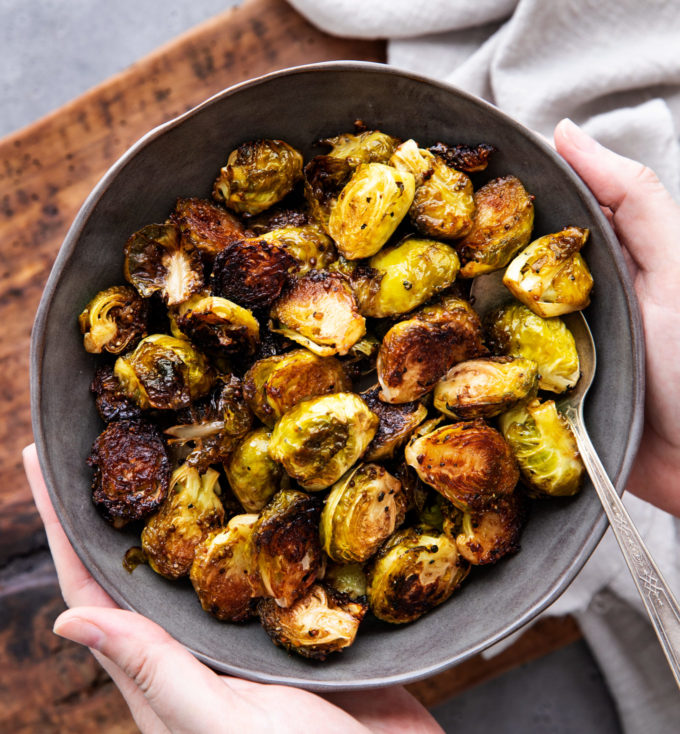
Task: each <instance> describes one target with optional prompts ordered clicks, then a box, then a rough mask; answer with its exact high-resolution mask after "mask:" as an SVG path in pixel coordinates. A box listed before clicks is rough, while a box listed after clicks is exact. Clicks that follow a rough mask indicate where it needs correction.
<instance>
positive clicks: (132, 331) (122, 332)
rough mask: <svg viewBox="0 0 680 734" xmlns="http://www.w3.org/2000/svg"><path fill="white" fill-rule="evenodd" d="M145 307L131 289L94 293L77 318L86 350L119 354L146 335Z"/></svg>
mask: <svg viewBox="0 0 680 734" xmlns="http://www.w3.org/2000/svg"><path fill="white" fill-rule="evenodd" d="M147 319H148V306H147V303H146V301H144V300H143V299H142V298H140V297H139V295H138V294H137V292H136V291H135V289H134V288H130V287H129V286H127V285H119V286H113V288H107V289H106V290H103V291H101V292H100V293H97V295H96V296H95V297H94V298H93V299H92V300H91V301H90V302H89V303H88V304H87V306H85V309H84V310H83V312H82V313H81V314H80V316H79V317H78V325H79V326H80V332H81V334H83V344H84V346H85V349H86V351H88V352H91V353H92V354H100V353H101V352H102V351H104V350H105V351H107V352H110V353H111V354H120V353H121V352H124V351H125V350H126V349H132V348H133V347H134V346H135V344H137V342H138V341H139V340H140V339H141V338H142V337H144V336H146V325H147Z"/></svg>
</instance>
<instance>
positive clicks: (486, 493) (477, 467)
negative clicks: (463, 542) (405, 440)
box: [404, 419, 519, 512]
mask: <svg viewBox="0 0 680 734" xmlns="http://www.w3.org/2000/svg"><path fill="white" fill-rule="evenodd" d="M404 455H405V457H406V461H407V463H408V464H409V465H410V466H412V467H413V468H414V469H415V470H416V471H417V472H418V476H419V477H420V478H421V479H422V480H423V481H424V482H425V483H426V484H429V485H430V486H431V487H434V488H435V489H436V490H437V492H439V493H440V494H441V495H443V496H444V497H445V498H446V499H447V500H449V502H452V503H453V504H454V505H455V506H456V507H459V508H460V509H461V510H470V511H475V512H476V511H480V510H484V509H486V508H487V507H489V506H491V505H492V504H493V503H494V502H495V501H496V500H497V499H498V498H499V497H503V496H505V495H508V494H510V493H511V492H512V491H513V490H514V489H515V485H516V484H517V480H518V479H519V469H518V468H517V462H516V461H515V457H514V456H513V453H512V451H511V449H510V446H509V445H508V443H507V441H505V439H504V438H503V436H501V434H500V433H499V432H498V431H496V430H495V429H493V428H491V427H490V426H487V425H486V423H484V421H483V420H481V419H478V420H475V421H466V422H463V423H454V424H453V425H448V426H442V427H441V428H437V429H436V430H434V431H432V433H429V434H427V435H426V436H420V437H419V438H413V439H411V441H410V443H409V444H408V446H407V447H406V450H405V452H404Z"/></svg>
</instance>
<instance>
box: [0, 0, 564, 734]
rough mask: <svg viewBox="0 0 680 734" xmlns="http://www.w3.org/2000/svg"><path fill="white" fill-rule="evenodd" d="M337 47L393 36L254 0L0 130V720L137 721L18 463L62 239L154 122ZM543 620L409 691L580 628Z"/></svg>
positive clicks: (79, 725)
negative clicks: (64, 618)
mask: <svg viewBox="0 0 680 734" xmlns="http://www.w3.org/2000/svg"><path fill="white" fill-rule="evenodd" d="M332 59H363V60H370V61H384V59H385V45H384V43H383V42H381V41H353V40H347V39H339V38H333V37H331V36H328V35H326V34H324V33H321V32H320V31H318V30H316V29H315V28H314V27H312V26H311V25H310V24H309V23H307V22H306V21H305V20H304V19H303V18H302V17H301V16H299V15H298V14H297V13H295V12H294V11H293V10H292V9H291V8H290V7H289V6H288V5H287V4H286V3H285V2H283V0H249V1H248V2H245V3H244V4H243V5H241V6H240V7H238V8H235V9H232V10H229V11H227V12H225V13H223V14H221V15H218V16H216V17H215V18H213V19H211V20H210V21H208V22H206V23H204V24H202V25H200V26H198V27H196V28H195V29H193V30H191V31H190V32H188V33H186V34H184V35H183V36H181V37H179V38H177V39H175V40H174V41H172V42H171V43H169V44H167V45H166V46H164V47H162V48H160V49H159V50H157V51H156V52H154V53H153V54H151V55H150V56H148V57H146V58H145V59H143V60H142V61H140V62H138V63H136V64H135V65H133V66H132V67H130V68H129V69H127V70H126V71H124V72H122V73H120V74H118V75H116V76H115V77H113V78H111V79H110V80H108V81H107V82H105V83H104V84H102V85H100V86H98V87H96V88H95V89H93V90H91V91H90V92H88V93H86V94H84V95H83V96H81V97H79V98H78V99H76V100H74V101H73V102H71V103H69V104H68V105H66V106H64V107H62V108H61V109H59V110H57V111H56V112H54V113H52V114H51V115H49V116H48V117H46V118H44V119H42V120H40V121H39V122H37V123H35V124H33V125H31V126H30V127H28V128H25V129H24V130H21V131H19V132H17V133H16V134H14V135H12V136H9V137H7V138H5V139H4V140H1V141H0V257H1V266H0V309H1V312H0V323H1V324H2V329H3V332H2V333H3V337H2V340H1V341H0V369H1V370H2V376H3V379H2V382H1V387H0V390H1V391H2V401H1V402H0V410H1V411H2V416H1V417H0V476H2V480H3V481H2V483H1V484H0V731H2V732H5V731H7V732H10V731H11V732H13V733H14V734H28V733H29V732H30V733H33V732H39V733H40V734H53V733H54V734H57V733H58V732H65V731H69V732H71V733H72V734H85V733H89V732H94V731H97V732H98V733H99V734H127V733H128V732H134V731H137V729H136V727H135V725H134V722H133V721H132V719H131V717H130V716H129V715H128V714H127V710H126V708H125V706H124V704H123V703H122V701H121V698H120V696H119V694H118V692H117V691H116V689H115V688H114V686H113V685H112V683H111V682H110V680H109V679H108V677H107V676H106V674H105V673H104V672H103V671H102V670H101V669H100V668H99V666H98V665H97V664H96V663H95V662H94V659H93V658H91V656H90V655H89V653H88V652H87V651H86V650H84V649H82V648H80V647H78V646H76V645H73V644H70V643H67V642H65V641H63V640H60V639H59V638H57V637H55V636H54V635H53V634H52V632H51V629H52V623H53V621H54V619H55V617H56V616H57V615H58V614H59V613H60V612H61V611H62V610H63V608H64V605H63V602H62V600H61V597H60V594H59V588H58V585H57V581H56V575H55V572H54V567H53V565H52V562H51V560H50V557H49V552H48V549H47V543H46V539H45V535H44V532H43V530H42V524H41V522H40V519H39V517H38V515H37V512H36V511H35V508H34V506H33V503H32V500H31V496H30V492H29V489H28V486H27V484H26V480H25V478H24V475H23V470H22V468H21V449H22V448H23V446H25V445H26V444H28V443H30V442H31V441H32V432H31V424H30V410H29V387H28V362H29V340H30V330H31V326H32V322H33V318H34V315H35V311H36V309H37V306H38V302H39V300H40V295H41V293H42V289H43V286H44V284H45V281H46V280H47V276H48V274H49V271H50V268H51V266H52V263H53V262H54V259H55V257H56V254H57V251H58V249H59V246H60V244H61V242H62V239H63V237H64V235H65V233H66V231H67V229H68V227H69V225H70V223H71V221H72V220H73V218H74V216H75V214H76V212H77V211H78V209H79V207H80V206H81V204H82V203H83V201H84V199H85V198H86V196H87V194H88V193H89V191H90V190H91V189H92V188H93V186H94V185H95V184H96V182H97V181H98V179H99V178H100V177H101V176H102V175H103V173H104V172H105V171H106V169H107V168H108V167H109V166H110V165H111V164H112V163H113V162H114V161H115V160H116V159H117V158H118V157H119V156H120V155H121V154H122V153H123V152H124V151H125V150H126V149H127V148H128V147H129V146H130V145H131V144H132V143H133V142H135V141H136V140H137V139H138V138H139V137H140V136H141V135H143V134H144V133H145V132H147V131H148V130H149V129H151V128H152V127H154V126H156V125H158V124H160V123H162V122H165V121H166V120H169V119H171V118H172V117H175V116H176V115H178V114H180V113H182V112H184V111H186V110H187V109H189V108H191V107H193V106H195V105H196V104H198V103H199V102H201V101H202V100H204V99H205V98H207V97H209V96H210V95H212V94H214V93H216V92H218V91H220V90H221V89H223V88H225V87H228V86H230V85H232V84H234V83H236V82H239V81H242V80H244V79H247V78H250V77H253V76H257V75H260V74H264V73H267V72H269V71H273V70H276V69H280V68H284V67H287V66H294V65H298V64H303V63H312V62H316V61H324V60H332ZM542 624H543V628H542V629H543V633H542V637H541V638H540V640H538V642H537V638H535V637H534V638H531V639H530V641H529V643H528V644H527V643H523V644H520V645H519V647H517V646H513V648H511V649H510V650H508V651H506V652H505V653H504V655H503V659H502V660H501V662H500V666H495V667H494V663H493V661H492V662H488V661H483V660H481V659H474V660H471V661H468V662H467V663H465V664H464V665H463V666H462V667H461V668H456V669H454V670H453V671H449V672H447V673H445V674H442V676H438V677H437V678H435V679H431V681H428V682H423V683H419V684H416V685H414V686H413V687H412V690H413V692H414V693H415V694H416V695H418V696H419V697H420V698H421V699H422V700H424V701H426V702H427V703H428V705H431V704H433V703H436V702H438V701H440V700H443V698H446V697H447V696H448V695H450V694H451V693H452V692H455V691H458V690H461V689H462V688H464V687H467V686H469V685H474V684H475V683H476V682H478V681H480V680H482V679H486V678H488V677H490V676H491V675H494V674H497V673H498V672H501V671H502V670H504V669H507V668H509V667H512V666H514V665H517V664H519V663H521V662H523V661H525V660H527V659H530V658H531V657H535V656H536V654H537V652H540V653H541V654H542V653H544V652H548V651H550V650H552V649H556V648H557V647H560V646H562V645H563V644H566V643H567V642H569V641H571V640H572V639H575V638H576V637H577V636H578V631H577V630H576V628H575V626H574V624H573V622H571V621H567V622H564V621H563V622H560V623H559V624H560V625H561V626H558V627H557V628H555V630H553V632H551V630H552V627H551V626H550V625H551V623H550V622H544V623H542ZM546 625H547V627H546ZM565 625H566V626H565ZM521 642H522V641H520V643H521ZM539 643H540V644H539ZM457 671H458V672H457Z"/></svg>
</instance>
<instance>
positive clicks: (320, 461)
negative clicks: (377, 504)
mask: <svg viewBox="0 0 680 734" xmlns="http://www.w3.org/2000/svg"><path fill="white" fill-rule="evenodd" d="M377 427H378V417H377V416H376V415H374V414H373V413H371V411H370V410H369V409H368V406H367V405H366V403H365V402H364V401H363V400H362V399H361V398H360V397H359V396H358V395H355V394H354V393H348V392H344V393H335V394H333V395H322V396H321V397H316V398H311V399H309V400H304V401H303V402H301V403H298V404H297V405H296V406H295V407H293V408H291V409H290V410H289V411H288V412H287V413H285V414H284V416H283V417H282V418H281V420H280V421H279V422H278V423H277V424H276V426H275V427H274V431H273V432H272V437H271V443H270V444H269V455H270V456H271V457H272V459H274V460H275V461H278V462H280V463H281V464H283V468H284V469H285V470H286V472H287V473H288V475H289V476H291V477H293V479H295V480H297V482H298V483H299V484H300V486H302V487H304V488H305V489H311V490H316V489H326V487H330V486H331V484H333V483H334V482H336V481H337V480H338V479H340V477H341V476H342V475H343V474H344V473H345V472H346V471H347V470H348V469H349V468H350V467H351V466H352V465H353V464H354V463H355V462H356V461H357V459H359V458H360V457H361V456H362V455H363V453H364V452H365V451H366V447H367V446H368V445H369V444H370V443H371V441H372V440H373V436H374V435H375V432H376V429H377Z"/></svg>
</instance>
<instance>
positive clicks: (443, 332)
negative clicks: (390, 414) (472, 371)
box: [377, 296, 486, 403]
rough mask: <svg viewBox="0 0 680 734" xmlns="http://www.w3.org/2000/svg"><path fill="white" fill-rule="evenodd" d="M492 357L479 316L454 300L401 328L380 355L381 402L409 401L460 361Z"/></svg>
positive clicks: (389, 335) (431, 308)
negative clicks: (484, 356) (489, 353)
mask: <svg viewBox="0 0 680 734" xmlns="http://www.w3.org/2000/svg"><path fill="white" fill-rule="evenodd" d="M485 353H486V348H485V347H484V345H483V344H482V327H481V323H480V321H479V317H478V316H477V314H476V313H475V312H474V310H473V309H472V307H471V306H470V304H469V303H467V302H466V301H463V300H462V299H460V298H455V297H453V296H448V297H446V298H443V299H442V300H441V302H440V303H437V304H435V305H433V306H427V307H425V308H423V309H421V310H420V311H419V312H418V313H416V314H415V316H413V317H411V318H410V319H407V320H406V321H400V322H399V323H397V324H395V325H394V326H393V327H392V328H391V329H390V330H389V331H388V332H387V334H385V337H384V338H383V341H382V345H381V347H380V351H379V352H378V363H377V370H378V381H379V382H380V386H381V387H382V391H381V393H380V398H381V399H382V400H384V401H385V402H387V403H407V402H410V401H412V400H417V399H418V398H419V397H421V396H422V395H424V394H425V393H426V392H428V391H429V390H431V389H432V388H433V387H434V385H435V384H436V383H437V381H438V380H439V379H440V378H441V377H442V376H443V375H444V374H445V373H446V371H447V370H448V369H450V368H451V367H452V366H453V365H454V364H456V362H462V361H463V360H465V359H472V358H473V357H479V356H482V355H484V354H485Z"/></svg>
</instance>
